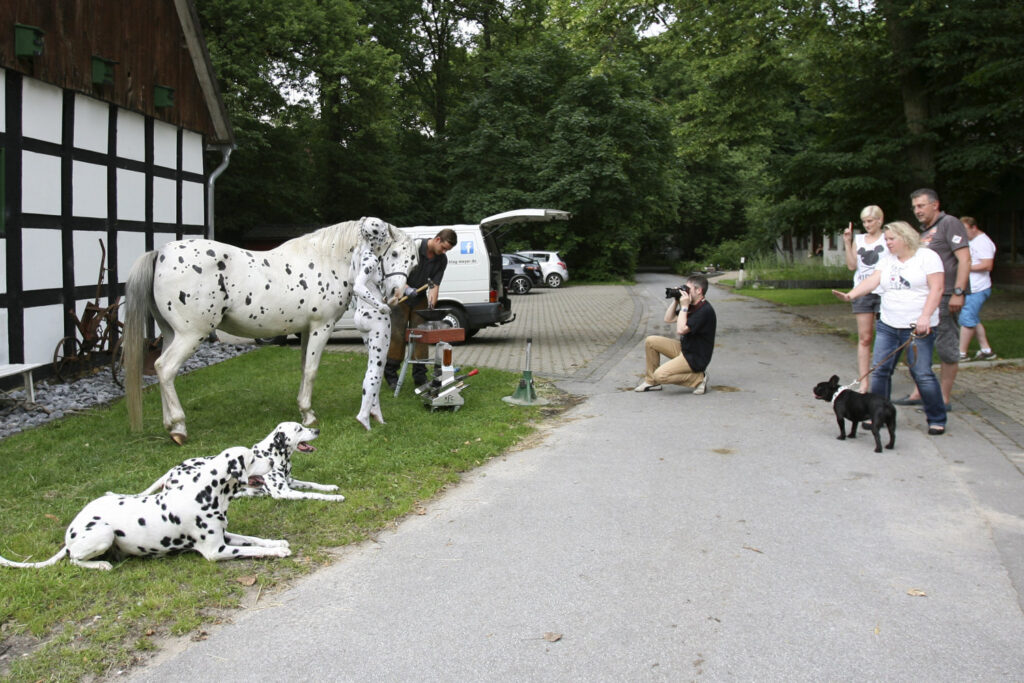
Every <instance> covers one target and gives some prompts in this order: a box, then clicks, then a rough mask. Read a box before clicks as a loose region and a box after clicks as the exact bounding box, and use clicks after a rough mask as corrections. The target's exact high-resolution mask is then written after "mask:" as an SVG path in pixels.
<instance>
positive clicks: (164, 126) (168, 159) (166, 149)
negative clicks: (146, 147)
mask: <svg viewBox="0 0 1024 683" xmlns="http://www.w3.org/2000/svg"><path fill="white" fill-rule="evenodd" d="M153 163H154V164H156V165H157V166H165V167H167V168H178V129H177V128H175V127H174V126H172V125H171V124H169V123H164V122H163V121H155V122H154V124H153Z"/></svg>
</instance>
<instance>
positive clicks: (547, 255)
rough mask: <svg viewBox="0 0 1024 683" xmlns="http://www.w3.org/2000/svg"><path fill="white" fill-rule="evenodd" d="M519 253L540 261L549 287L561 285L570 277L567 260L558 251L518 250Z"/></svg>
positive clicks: (544, 280) (544, 279) (545, 282)
mask: <svg viewBox="0 0 1024 683" xmlns="http://www.w3.org/2000/svg"><path fill="white" fill-rule="evenodd" d="M516 253H517V254H522V255H523V256H529V257H530V258H532V259H537V261H539V262H540V269H541V273H542V274H543V282H544V284H545V285H547V286H548V287H556V288H557V287H561V286H562V283H563V282H565V281H566V280H568V279H569V269H568V268H567V267H566V265H565V261H563V260H562V257H561V256H559V255H558V252H557V251H530V250H524V251H517V252H516Z"/></svg>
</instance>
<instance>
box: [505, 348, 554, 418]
mask: <svg viewBox="0 0 1024 683" xmlns="http://www.w3.org/2000/svg"><path fill="white" fill-rule="evenodd" d="M532 345H533V338H532V337H529V338H527V340H526V369H525V370H523V376H522V378H521V379H520V380H519V386H517V387H516V390H515V391H514V392H512V395H511V396H506V397H504V398H503V399H501V400H502V401H504V402H505V403H511V404H513V405H517V406H545V405H547V404H548V403H550V401H548V400H547V399H546V398H539V397H538V396H537V390H536V389H535V388H534V386H533V373H532V372H531V371H530V347H531V346H532Z"/></svg>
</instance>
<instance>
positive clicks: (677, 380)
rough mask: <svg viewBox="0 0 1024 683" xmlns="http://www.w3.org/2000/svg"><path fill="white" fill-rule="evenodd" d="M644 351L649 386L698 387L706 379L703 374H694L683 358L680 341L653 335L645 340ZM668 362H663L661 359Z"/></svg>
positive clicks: (645, 377) (646, 378)
mask: <svg viewBox="0 0 1024 683" xmlns="http://www.w3.org/2000/svg"><path fill="white" fill-rule="evenodd" d="M644 351H645V354H646V356H647V368H646V370H645V373H644V380H645V381H646V382H647V383H648V384H680V385H682V386H684V387H696V386H697V385H698V384H700V383H701V381H703V379H704V373H703V372H694V371H693V370H692V369H690V364H689V363H687V362H686V357H685V356H683V353H682V347H680V345H679V340H678V339H671V338H669V337H662V336H660V335H652V336H650V337H647V339H645V340H644ZM662 356H667V357H668V360H667V361H665V362H664V363H662V362H661V357H662Z"/></svg>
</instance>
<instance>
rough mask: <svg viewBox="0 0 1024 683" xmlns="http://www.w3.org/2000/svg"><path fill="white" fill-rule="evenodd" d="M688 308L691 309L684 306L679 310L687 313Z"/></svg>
mask: <svg viewBox="0 0 1024 683" xmlns="http://www.w3.org/2000/svg"><path fill="white" fill-rule="evenodd" d="M688 310H690V309H689V308H687V307H683V308H680V309H679V312H680V313H686V312H687V311H688Z"/></svg>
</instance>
